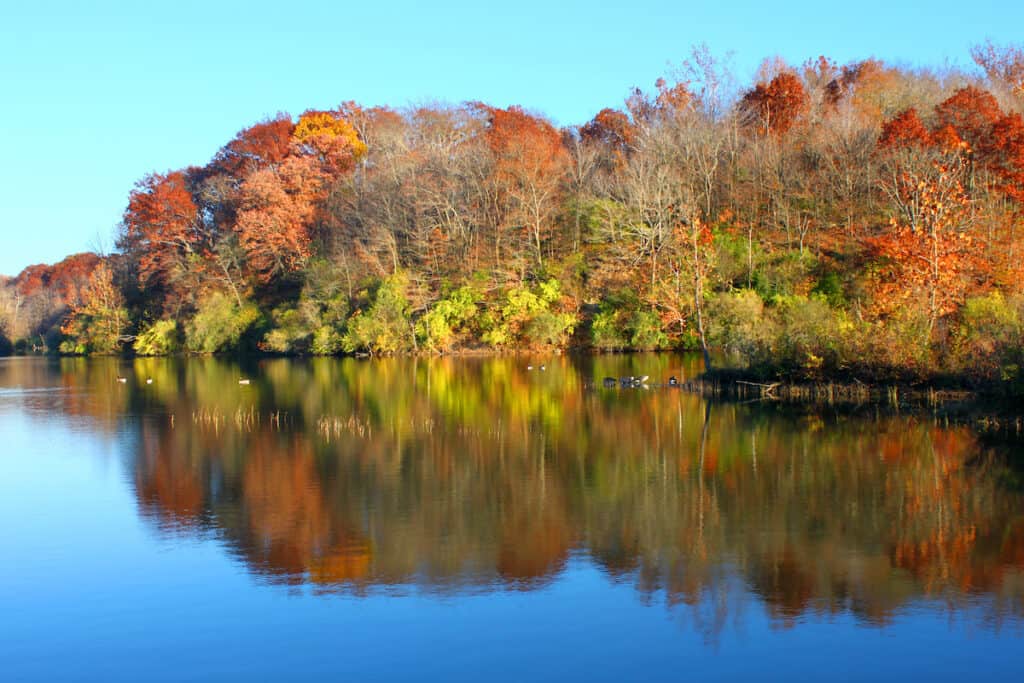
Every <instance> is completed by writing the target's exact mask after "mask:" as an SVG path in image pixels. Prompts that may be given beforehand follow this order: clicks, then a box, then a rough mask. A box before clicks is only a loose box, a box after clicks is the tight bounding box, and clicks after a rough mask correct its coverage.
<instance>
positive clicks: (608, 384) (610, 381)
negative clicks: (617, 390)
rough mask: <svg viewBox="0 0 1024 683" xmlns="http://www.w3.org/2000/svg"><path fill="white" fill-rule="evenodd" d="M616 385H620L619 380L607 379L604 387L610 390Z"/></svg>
mask: <svg viewBox="0 0 1024 683" xmlns="http://www.w3.org/2000/svg"><path fill="white" fill-rule="evenodd" d="M616 384H618V380H616V379H615V378H614V377H605V378H604V386H605V387H606V388H609V389H610V388H612V387H614V386H615V385H616Z"/></svg>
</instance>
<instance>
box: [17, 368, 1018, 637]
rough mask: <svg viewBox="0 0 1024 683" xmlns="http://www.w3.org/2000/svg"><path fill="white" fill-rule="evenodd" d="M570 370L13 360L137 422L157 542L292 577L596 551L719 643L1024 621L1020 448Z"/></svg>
mask: <svg viewBox="0 0 1024 683" xmlns="http://www.w3.org/2000/svg"><path fill="white" fill-rule="evenodd" d="M546 360H547V371H546V372H544V373H540V372H537V371H533V372H530V371H527V370H526V362H525V361H522V360H517V359H508V358H486V359H434V360H416V359H394V360H384V361H374V362H366V361H356V360H351V359H347V360H329V359H319V360H310V361H289V360H268V361H262V362H259V363H256V364H251V365H247V366H241V365H239V364H237V363H234V362H228V361H223V360H216V359H199V360H188V361H175V360H155V359H140V360H135V361H125V362H120V361H114V360H111V361H84V360H61V361H29V360H12V361H8V362H4V363H2V364H0V386H2V387H7V388H11V387H17V388H19V391H17V392H14V393H10V394H8V395H6V396H2V395H0V401H10V400H17V401H19V402H20V403H21V405H22V406H23V407H24V408H26V409H27V410H28V411H29V412H34V413H37V414H45V415H52V414H53V413H54V412H55V411H56V412H59V413H60V414H63V415H68V416H82V417H86V418H88V419H89V420H91V421H92V424H93V425H95V428H98V429H102V430H108V431H110V432H111V433H113V432H115V431H117V432H119V433H123V432H128V433H129V434H131V435H132V438H133V440H134V441H133V443H134V447H133V448H134V451H133V452H132V453H131V454H130V457H129V458H128V460H127V462H128V467H129V468H130V471H131V480H132V482H133V485H134V489H135V495H136V498H137V501H138V507H139V510H140V512H141V514H142V515H143V516H145V518H147V519H148V520H150V521H151V522H152V525H153V527H154V528H155V529H156V530H157V533H160V534H167V535H185V536H187V537H190V536H195V535H198V536H211V535H212V536H215V537H218V538H220V539H222V540H223V542H224V543H225V544H226V546H227V547H228V548H230V551H231V552H233V553H235V554H236V555H237V557H238V558H239V559H240V560H241V561H242V562H243V563H244V565H245V566H246V567H247V568H248V569H249V570H250V571H251V572H252V573H253V574H254V575H255V576H257V577H258V578H259V580H261V581H266V582H270V583H275V584H286V585H293V586H309V587H311V588H312V589H313V590H314V591H316V592H331V593H335V592H340V593H345V594H353V595H366V594H371V593H374V592H379V591H387V592H402V591H406V590H416V591H429V592H438V593H448V594H450V593H463V592H488V591H493V590H514V591H520V590H522V591H529V590H535V589H537V588H540V587H543V586H545V585H547V584H548V583H550V582H551V581H552V580H555V579H557V578H558V577H560V576H562V575H564V573H565V572H566V568H567V566H568V565H569V564H570V563H571V562H572V561H574V559H576V558H579V559H581V560H583V561H586V562H589V563H592V564H593V565H595V566H597V567H599V568H601V570H602V571H603V572H604V574H605V576H606V579H607V580H608V581H610V582H619V583H628V584H632V585H633V586H635V590H636V592H637V595H638V597H639V598H640V599H641V600H643V601H645V602H664V603H666V604H668V605H670V606H671V607H672V608H673V609H675V610H678V611H679V612H680V613H683V614H685V615H687V618H688V619H692V620H693V622H694V623H695V624H696V625H697V627H698V628H699V629H701V630H704V631H706V632H709V633H713V632H715V631H716V630H717V629H720V628H722V626H723V625H724V624H725V623H727V622H728V621H729V620H730V619H733V618H742V615H743V613H744V611H745V610H747V609H749V603H750V602H751V601H756V602H757V603H760V604H762V605H763V606H764V608H765V609H766V610H767V611H768V613H769V614H770V615H771V617H772V619H773V620H774V622H775V623H776V625H777V626H779V627H781V628H787V627H792V626H794V625H796V624H798V623H800V622H801V620H803V619H804V618H807V617H813V616H826V617H827V616H829V615H837V614H853V615H855V616H856V617H857V618H858V619H860V620H861V621H862V622H864V623H868V624H873V625H886V624H888V623H891V622H893V621H894V620H896V619H898V618H899V615H900V614H901V613H902V612H903V611H905V610H909V609H914V608H920V607H922V606H924V607H926V608H927V609H931V610H936V609H941V610H949V611H952V612H957V611H961V610H965V611H966V610H968V609H970V610H972V612H973V611H976V610H977V609H980V610H981V614H982V615H983V617H982V619H983V621H984V623H986V624H988V625H994V626H998V625H1000V624H1001V623H1003V622H1005V621H1006V620H1007V619H1014V620H1016V619H1019V618H1020V617H1021V616H1022V615H1024V600H1022V598H1024V571H1022V570H1024V497H1022V489H1021V478H1020V472H1019V470H1018V469H1015V467H1017V466H1019V457H1018V455H1017V454H1016V453H1015V452H1014V446H1013V445H1012V444H1011V445H1005V444H998V443H992V442H989V441H987V440H985V439H982V438H981V437H980V436H979V435H978V434H976V433H975V432H973V431H972V430H971V429H969V428H966V427H957V426H945V425H944V424H943V423H942V422H941V421H939V420H936V419H934V418H932V417H927V416H926V417H922V416H910V417H907V416H894V415H878V414H877V413H876V412H875V411H874V409H870V408H866V409H863V410H862V411H860V412H856V411H855V412H853V413H851V412H836V411H831V412H828V411H826V412H822V413H810V414H808V413H800V412H796V411H792V410H784V409H780V408H778V407H776V406H773V405H765V404H746V405H737V404H715V405H711V404H708V403H705V402H703V401H701V400H700V399H698V398H696V397H694V396H690V395H687V394H685V393H682V392H680V391H678V390H670V389H667V388H665V389H651V390H646V391H645V390H620V389H614V390H606V389H601V388H594V387H593V380H594V379H595V378H596V379H598V380H599V379H600V378H601V377H603V376H605V375H615V376H617V375H627V374H633V375H641V374H649V375H651V376H652V377H667V376H668V375H669V374H676V375H680V374H684V373H687V372H692V371H693V370H694V368H693V367H690V366H688V361H685V360H684V359H680V358H678V357H673V356H669V355H650V356H608V357H597V358H586V359H571V358H565V357H557V358H554V359H546ZM119 375H124V376H126V377H127V378H128V382H126V383H125V384H118V383H117V382H115V378H116V377H117V376H119ZM241 377H248V378H251V380H252V381H251V384H250V385H240V384H239V382H238V380H239V378H241ZM147 380H152V382H151V383H148V382H147ZM54 386H58V387H60V390H59V391H56V392H54V391H46V389H47V388H51V387H54Z"/></svg>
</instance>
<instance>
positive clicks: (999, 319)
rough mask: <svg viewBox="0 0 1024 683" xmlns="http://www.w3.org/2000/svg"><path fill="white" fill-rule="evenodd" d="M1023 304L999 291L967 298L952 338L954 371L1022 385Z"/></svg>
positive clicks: (1023, 347) (1023, 381)
mask: <svg viewBox="0 0 1024 683" xmlns="http://www.w3.org/2000/svg"><path fill="white" fill-rule="evenodd" d="M1022 303H1024V302H1021V301H1020V300H1015V299H1010V300H1008V299H1006V297H1004V296H1003V295H1002V294H1000V293H999V292H992V293H991V294H988V295H986V296H981V297H973V298H971V299H968V300H967V302H966V303H965V304H964V307H963V309H961V311H960V324H959V326H958V327H957V329H956V330H955V332H954V335H953V350H952V364H953V366H954V369H956V370H958V371H960V372H965V373H969V374H971V375H974V376H977V377H980V378H981V379H984V380H988V381H1001V382H1008V383H1010V384H1011V385H1013V386H1014V387H1017V385H1021V384H1022V383H1024V376H1022V374H1021V367H1022V363H1024V345H1022V335H1024V316H1022Z"/></svg>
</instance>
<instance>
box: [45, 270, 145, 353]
mask: <svg viewBox="0 0 1024 683" xmlns="http://www.w3.org/2000/svg"><path fill="white" fill-rule="evenodd" d="M127 326H128V311H127V309H125V305H124V296H123V295H122V294H121V290H120V289H118V288H117V286H116V285H115V284H114V275H113V273H112V272H111V270H110V266H108V265H107V264H106V263H105V262H104V263H100V265H98V266H97V267H96V269H95V270H94V271H93V272H92V275H91V276H90V277H89V283H88V284H87V285H86V286H85V288H84V289H83V290H82V293H81V297H80V299H79V300H78V301H77V302H76V303H74V304H73V306H72V308H71V313H70V314H69V316H68V319H67V322H66V323H65V325H64V327H63V328H61V331H62V332H63V333H64V334H65V335H67V336H68V337H70V340H69V341H68V342H65V343H64V344H62V345H61V350H62V351H65V352H73V353H115V352H116V351H118V349H119V348H120V345H121V341H122V334H123V333H124V330H125V328H126V327H127Z"/></svg>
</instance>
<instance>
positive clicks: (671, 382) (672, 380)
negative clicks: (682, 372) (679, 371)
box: [668, 375, 679, 387]
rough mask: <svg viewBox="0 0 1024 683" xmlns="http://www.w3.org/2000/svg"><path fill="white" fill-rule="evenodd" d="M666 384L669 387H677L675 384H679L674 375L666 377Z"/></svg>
mask: <svg viewBox="0 0 1024 683" xmlns="http://www.w3.org/2000/svg"><path fill="white" fill-rule="evenodd" d="M668 385H669V386H670V387H677V386H679V380H678V379H676V376H675V375H672V376H671V377H669V378H668Z"/></svg>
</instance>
